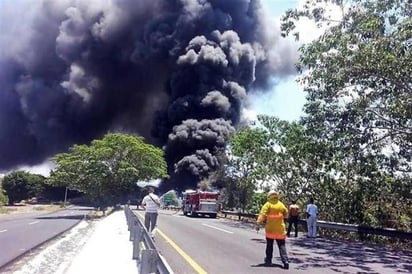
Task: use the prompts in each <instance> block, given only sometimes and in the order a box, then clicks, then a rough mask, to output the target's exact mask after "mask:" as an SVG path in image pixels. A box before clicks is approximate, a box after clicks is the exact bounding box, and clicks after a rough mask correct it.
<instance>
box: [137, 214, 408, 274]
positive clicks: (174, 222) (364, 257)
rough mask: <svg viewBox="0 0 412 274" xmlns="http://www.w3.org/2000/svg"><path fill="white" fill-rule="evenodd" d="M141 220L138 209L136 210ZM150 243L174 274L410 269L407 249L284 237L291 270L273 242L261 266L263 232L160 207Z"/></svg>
mask: <svg viewBox="0 0 412 274" xmlns="http://www.w3.org/2000/svg"><path fill="white" fill-rule="evenodd" d="M135 212H136V213H137V215H138V216H139V217H140V218H141V219H142V218H143V214H144V213H143V212H142V211H135ZM158 228H159V229H158V232H157V234H156V238H155V244H156V246H157V249H158V250H159V251H160V253H161V254H162V255H163V256H164V257H165V259H166V261H167V262H168V263H169V265H170V266H171V268H172V269H173V270H174V272H175V273H179V274H185V273H187V274H191V273H214V274H220V273H221V274H226V273H240V274H242V273H244V274H250V273H274V272H276V273H306V274H309V273H326V274H327V273H365V274H366V273H368V274H369V273H385V274H386V273H388V274H391V273H412V256H411V254H412V253H411V252H402V251H396V250H389V249H385V248H382V247H378V246H368V245H364V244H363V243H355V242H344V241H334V240H328V239H324V238H317V239H308V238H306V237H305V235H303V234H301V235H300V236H299V237H298V238H289V239H287V249H288V253H289V258H290V264H291V265H290V269H289V270H284V269H282V268H281V266H282V264H281V261H280V258H279V256H278V249H277V246H276V244H275V247H274V259H273V263H274V264H273V265H272V266H270V267H266V266H264V265H263V258H264V256H265V240H264V231H263V230H261V231H260V232H259V233H256V231H254V229H253V228H254V225H252V224H247V223H241V222H238V221H232V220H229V219H223V218H222V219H219V218H218V219H209V218H202V217H197V218H191V217H186V216H183V215H182V214H181V213H180V212H179V213H176V212H173V211H162V212H161V213H160V214H159V219H158Z"/></svg>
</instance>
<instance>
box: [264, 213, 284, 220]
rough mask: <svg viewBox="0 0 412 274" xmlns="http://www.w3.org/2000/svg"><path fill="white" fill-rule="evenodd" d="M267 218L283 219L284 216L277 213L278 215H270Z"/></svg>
mask: <svg viewBox="0 0 412 274" xmlns="http://www.w3.org/2000/svg"><path fill="white" fill-rule="evenodd" d="M267 218H269V219H283V214H282V213H277V214H273V213H272V214H268V216H267Z"/></svg>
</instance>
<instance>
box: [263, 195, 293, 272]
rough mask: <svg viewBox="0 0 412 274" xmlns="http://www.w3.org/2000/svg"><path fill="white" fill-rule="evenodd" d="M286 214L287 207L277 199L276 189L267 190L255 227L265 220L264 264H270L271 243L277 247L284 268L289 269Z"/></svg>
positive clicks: (271, 254) (271, 255)
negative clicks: (266, 197)
mask: <svg viewBox="0 0 412 274" xmlns="http://www.w3.org/2000/svg"><path fill="white" fill-rule="evenodd" d="M287 215H288V209H287V208H286V206H285V205H284V204H283V203H282V202H280V201H279V194H278V193H277V192H276V191H273V190H271V191H269V193H268V201H267V202H266V203H265V204H264V205H263V206H262V208H261V210H260V213H259V217H258V219H257V229H259V226H260V225H261V224H263V223H265V222H266V225H265V232H266V257H265V265H271V264H272V257H273V243H274V241H275V240H276V243H277V245H278V248H279V253H280V258H281V260H282V263H283V268H284V269H289V259H288V254H287V252H286V229H285V222H284V219H285V218H286V217H287Z"/></svg>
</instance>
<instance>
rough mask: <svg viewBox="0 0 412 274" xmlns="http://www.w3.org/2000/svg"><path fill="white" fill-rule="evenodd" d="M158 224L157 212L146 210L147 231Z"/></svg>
mask: <svg viewBox="0 0 412 274" xmlns="http://www.w3.org/2000/svg"><path fill="white" fill-rule="evenodd" d="M156 224H157V213H154V212H153V213H152V212H146V213H145V215H144V226H145V227H146V230H147V232H149V233H150V232H152V231H153V229H154V228H155V227H156Z"/></svg>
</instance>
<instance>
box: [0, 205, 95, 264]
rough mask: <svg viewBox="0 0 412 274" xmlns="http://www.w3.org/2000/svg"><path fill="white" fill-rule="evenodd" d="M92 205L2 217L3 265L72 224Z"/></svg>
mask: <svg viewBox="0 0 412 274" xmlns="http://www.w3.org/2000/svg"><path fill="white" fill-rule="evenodd" d="M91 209H92V208H90V207H80V206H73V207H70V208H66V209H63V210H59V211H57V212H53V213H46V214H45V213H44V212H39V213H28V214H21V215H19V216H4V217H2V218H0V247H1V248H0V268H1V267H3V266H5V265H6V264H8V263H9V262H11V261H13V260H14V259H16V258H18V257H20V256H21V255H23V254H25V253H27V252H28V251H30V250H32V249H33V248H35V247H37V246H39V245H40V244H42V243H44V242H45V241H47V240H49V239H51V238H53V237H55V236H57V235H59V234H61V233H62V232H64V231H66V230H68V229H69V228H71V227H73V226H74V225H75V224H77V223H78V222H79V221H80V220H82V219H83V218H84V216H85V214H87V213H88V212H90V210H91Z"/></svg>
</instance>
